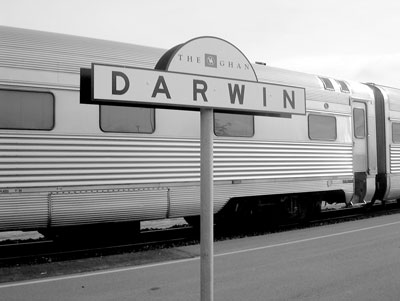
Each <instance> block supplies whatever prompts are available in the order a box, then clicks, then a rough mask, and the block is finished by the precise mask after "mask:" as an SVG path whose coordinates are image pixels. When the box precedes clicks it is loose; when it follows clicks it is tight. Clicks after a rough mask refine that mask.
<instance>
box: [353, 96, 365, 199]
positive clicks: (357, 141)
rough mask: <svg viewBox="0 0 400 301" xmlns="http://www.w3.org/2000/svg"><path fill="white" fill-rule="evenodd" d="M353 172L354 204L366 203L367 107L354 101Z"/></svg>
mask: <svg viewBox="0 0 400 301" xmlns="http://www.w3.org/2000/svg"><path fill="white" fill-rule="evenodd" d="M352 107H353V113H352V114H353V170H354V179H355V181H354V197H353V199H352V203H361V202H364V198H365V195H366V192H367V173H368V133H367V118H366V116H367V107H366V105H365V103H363V102H358V101H353V103H352Z"/></svg>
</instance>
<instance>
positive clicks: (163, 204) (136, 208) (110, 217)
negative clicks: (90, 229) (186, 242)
mask: <svg viewBox="0 0 400 301" xmlns="http://www.w3.org/2000/svg"><path fill="white" fill-rule="evenodd" d="M167 195H168V190H167V189H166V188H157V189H155V188H154V189H119V190H114V191H107V190H105V191H101V190H100V191H72V192H67V193H53V194H52V195H51V217H52V221H51V225H52V226H67V225H81V224H92V223H102V222H117V221H118V222H123V221H134V220H146V219H157V218H166V217H167V207H168V206H167V205H168V202H167V199H168V196H167Z"/></svg>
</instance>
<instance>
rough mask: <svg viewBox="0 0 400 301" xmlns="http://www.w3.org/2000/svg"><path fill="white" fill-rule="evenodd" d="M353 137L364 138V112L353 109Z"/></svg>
mask: <svg viewBox="0 0 400 301" xmlns="http://www.w3.org/2000/svg"><path fill="white" fill-rule="evenodd" d="M353 116H354V137H356V138H359V139H362V138H365V112H364V110H363V109H358V108H354V109H353Z"/></svg>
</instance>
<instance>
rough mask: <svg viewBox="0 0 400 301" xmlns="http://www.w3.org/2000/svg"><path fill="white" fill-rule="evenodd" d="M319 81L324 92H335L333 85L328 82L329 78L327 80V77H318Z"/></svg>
mask: <svg viewBox="0 0 400 301" xmlns="http://www.w3.org/2000/svg"><path fill="white" fill-rule="evenodd" d="M319 79H320V80H321V81H322V83H323V84H324V88H325V90H331V91H335V88H334V87H333V85H332V83H331V81H330V80H329V78H327V77H319Z"/></svg>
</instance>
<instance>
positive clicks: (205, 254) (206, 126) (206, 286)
mask: <svg viewBox="0 0 400 301" xmlns="http://www.w3.org/2000/svg"><path fill="white" fill-rule="evenodd" d="M200 120H201V121H200V152H201V155H200V159H201V163H200V172H201V175H200V186H201V190H200V274H201V279H200V288H201V290H200V297H201V301H212V300H214V250H213V243H214V216H213V194H214V193H213V190H214V185H213V135H214V131H213V109H201V110H200Z"/></svg>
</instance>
